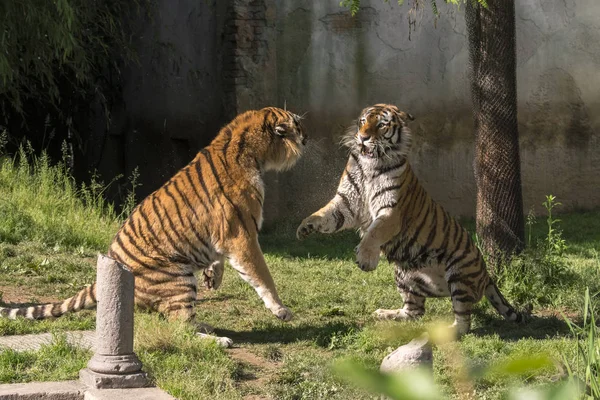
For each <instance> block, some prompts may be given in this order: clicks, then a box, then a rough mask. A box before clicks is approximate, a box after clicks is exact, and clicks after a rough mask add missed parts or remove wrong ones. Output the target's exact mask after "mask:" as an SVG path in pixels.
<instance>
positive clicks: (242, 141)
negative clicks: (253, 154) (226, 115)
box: [235, 130, 248, 164]
mask: <svg viewBox="0 0 600 400" xmlns="http://www.w3.org/2000/svg"><path fill="white" fill-rule="evenodd" d="M246 135H248V131H247V130H243V131H242V133H241V134H240V138H239V140H238V148H237V154H236V155H235V162H236V163H238V164H239V163H240V157H242V152H243V151H244V146H246Z"/></svg>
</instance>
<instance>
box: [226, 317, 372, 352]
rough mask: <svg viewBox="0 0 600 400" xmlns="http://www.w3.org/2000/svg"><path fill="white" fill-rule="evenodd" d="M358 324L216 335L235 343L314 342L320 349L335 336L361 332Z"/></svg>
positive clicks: (281, 327)
mask: <svg viewBox="0 0 600 400" xmlns="http://www.w3.org/2000/svg"><path fill="white" fill-rule="evenodd" d="M360 329H361V326H360V325H359V324H358V323H349V322H341V321H340V322H330V323H327V324H325V325H319V326H315V325H308V324H302V325H296V326H291V325H281V326H271V327H268V328H265V329H253V330H251V331H233V330H228V329H215V334H217V335H219V336H226V337H228V338H230V339H232V340H233V341H234V343H236V344H239V343H252V344H266V343H283V344H288V343H294V342H298V341H304V340H308V341H312V342H314V343H315V344H316V345H317V346H319V347H328V346H329V345H330V343H331V337H332V336H333V335H338V336H339V335H345V334H348V333H351V332H353V331H356V330H360Z"/></svg>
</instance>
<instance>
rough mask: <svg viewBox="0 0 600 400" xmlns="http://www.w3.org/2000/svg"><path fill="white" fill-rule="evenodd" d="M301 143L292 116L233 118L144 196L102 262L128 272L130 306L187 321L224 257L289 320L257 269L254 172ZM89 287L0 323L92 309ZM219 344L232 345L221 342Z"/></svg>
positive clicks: (287, 157)
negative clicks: (200, 282) (201, 285)
mask: <svg viewBox="0 0 600 400" xmlns="http://www.w3.org/2000/svg"><path fill="white" fill-rule="evenodd" d="M306 140H307V136H306V134H305V133H304V129H303V127H302V125H301V123H300V117H298V116H297V115H295V114H293V113H291V112H289V111H285V110H282V109H279V108H272V107H269V108H264V109H262V110H259V111H248V112H245V113H243V114H241V115H238V116H237V117H236V118H235V119H234V120H233V121H232V122H231V123H230V124H228V125H227V126H225V127H224V128H223V129H221V131H220V132H219V134H218V135H217V137H216V138H215V139H214V140H213V141H212V143H211V144H210V145H209V146H208V147H206V148H204V149H203V150H201V151H200V152H199V153H198V154H197V156H196V157H195V158H194V159H193V160H192V161H191V162H190V163H189V164H188V165H187V166H185V167H184V168H183V169H181V170H180V171H179V172H177V174H175V176H173V177H172V178H171V179H170V180H169V181H168V182H167V183H165V184H164V185H163V186H162V187H161V188H159V189H158V190H156V191H155V192H154V193H152V194H150V195H149V196H148V197H146V199H144V200H143V201H142V202H141V203H140V204H139V205H138V206H137V207H136V208H135V209H134V210H133V212H132V213H131V215H130V216H129V218H127V220H126V221H125V222H124V223H123V225H122V227H121V229H120V230H119V232H118V233H117V234H116V236H115V238H114V239H113V241H112V243H111V245H110V248H109V251H108V256H109V257H111V258H113V259H115V260H117V261H119V262H120V263H122V264H125V265H127V266H129V267H130V268H131V269H132V271H133V274H134V275H135V301H136V304H137V305H138V306H141V307H142V308H148V309H153V310H156V311H159V312H161V313H163V314H165V315H168V316H170V317H179V318H183V319H184V320H188V321H191V320H193V318H194V316H195V310H194V302H195V300H196V290H197V280H196V277H195V275H194V273H195V272H198V271H203V273H204V280H205V283H206V285H207V286H208V287H209V288H217V287H218V286H219V284H220V282H221V278H222V276H223V263H224V259H225V258H228V259H229V261H230V263H231V265H232V266H233V268H234V269H236V270H237V272H238V273H239V274H240V276H241V277H242V278H243V279H244V280H245V281H246V282H248V283H249V284H250V285H252V287H254V289H255V290H256V292H257V293H258V295H259V296H260V298H261V299H262V300H263V301H264V303H265V306H266V307H267V308H268V309H269V310H270V311H271V312H272V313H273V314H275V316H277V318H279V319H282V320H284V321H289V320H290V319H291V318H292V313H291V312H290V310H289V309H288V308H287V307H285V306H284V305H283V303H282V302H281V300H280V299H279V296H278V294H277V290H276V289H275V284H274V282H273V279H272V278H271V274H270V273H269V269H268V268H267V265H266V263H265V260H264V257H263V254H262V251H261V248H260V245H259V243H258V231H259V229H260V227H261V224H262V220H263V217H262V211H263V208H262V207H263V199H264V185H263V180H262V172H263V171H265V170H278V171H281V170H285V169H288V168H291V167H292V166H293V165H294V164H295V163H296V161H297V160H298V158H299V157H300V156H301V154H302V151H303V149H304V146H305V144H306ZM95 305H96V285H95V284H92V285H91V286H89V287H87V288H84V289H82V290H81V291H80V292H79V293H78V294H77V295H75V296H73V297H71V298H69V299H67V300H65V301H62V302H60V303H55V304H44V305H35V306H30V307H22V308H12V309H11V308H3V307H0V316H3V317H8V318H15V317H17V316H23V317H25V318H28V319H42V318H48V317H58V316H60V315H62V314H64V313H66V312H70V311H78V310H81V309H84V308H93V307H95ZM219 342H220V343H221V344H223V345H230V344H231V340H230V339H228V338H220V340H219Z"/></svg>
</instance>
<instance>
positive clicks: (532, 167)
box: [236, 0, 600, 219]
mask: <svg viewBox="0 0 600 400" xmlns="http://www.w3.org/2000/svg"><path fill="white" fill-rule="evenodd" d="M236 3H240V4H242V3H243V4H248V2H247V1H246V2H244V1H236ZM251 3H253V4H257V3H260V4H263V5H264V7H265V10H266V13H265V19H266V22H265V26H266V29H264V30H262V31H261V32H260V34H259V35H255V37H253V40H256V41H257V42H258V43H259V46H262V48H263V49H264V51H263V57H262V58H254V60H253V59H252V58H251V57H250V58H249V57H241V58H242V59H243V69H244V70H245V71H247V73H248V79H247V81H245V82H244V83H243V85H240V87H238V90H237V93H238V98H237V103H236V105H237V107H238V110H239V111H243V110H245V109H248V108H259V107H262V106H265V105H271V104H273V105H278V106H283V105H284V104H287V107H288V108H289V109H291V110H293V111H295V112H298V113H304V112H308V114H307V117H306V125H307V127H309V129H310V134H311V135H312V140H311V142H312V143H311V146H310V148H309V152H308V154H307V156H306V157H305V158H304V159H303V160H302V161H301V162H300V163H299V165H298V166H297V167H296V168H295V169H293V170H292V171H290V172H287V173H284V174H280V175H278V176H275V175H270V176H269V178H268V187H267V192H268V195H267V202H266V205H265V207H266V212H267V216H268V217H270V218H271V219H276V218H278V217H284V216H285V217H288V218H290V217H291V218H300V217H301V216H304V215H306V214H307V213H308V212H311V211H313V210H315V209H316V208H318V207H320V206H322V205H323V204H325V202H326V201H327V200H328V199H329V198H330V197H331V196H332V195H333V193H334V191H335V187H336V185H337V181H338V179H339V175H340V174H341V171H342V169H343V165H344V162H345V153H344V151H343V150H341V149H340V148H339V146H338V142H339V136H340V135H341V133H342V132H343V130H344V127H345V126H346V125H348V123H349V122H350V121H351V120H352V119H353V118H356V116H357V114H358V113H359V112H360V110H361V109H362V108H363V107H365V106H367V105H369V104H372V103H376V102H391V103H394V104H397V105H398V106H399V107H400V108H401V109H404V110H406V111H408V112H410V113H412V114H413V115H415V116H416V118H417V120H416V121H415V122H414V123H413V125H412V127H413V133H414V137H415V145H414V149H413V154H412V156H411V162H412V164H413V165H414V167H415V169H416V171H417V173H418V175H419V176H420V178H421V180H422V181H423V183H424V185H425V186H426V187H427V189H428V190H429V191H430V193H431V194H432V195H433V197H434V198H435V199H437V200H438V201H440V202H441V203H442V204H443V205H444V206H445V207H446V208H447V209H448V210H449V211H450V212H452V213H454V214H459V215H473V213H474V210H475V186H474V178H473V170H472V161H473V153H474V148H473V146H474V145H473V129H472V125H473V123H472V117H471V113H470V86H469V81H468V48H467V42H466V40H467V38H466V29H465V22H464V10H463V9H459V10H457V9H455V8H453V7H451V6H443V5H440V12H441V16H440V18H439V19H438V21H437V23H436V24H434V22H433V21H432V16H431V12H430V9H429V8H427V7H426V8H425V9H424V11H423V12H422V13H421V14H419V13H417V24H416V27H415V28H414V29H413V31H412V32H410V33H409V24H408V19H407V13H408V11H409V7H408V6H407V5H404V6H402V7H399V6H398V5H397V4H396V3H395V2H393V1H391V2H389V3H386V2H384V1H382V0H363V2H362V9H361V11H360V13H359V15H358V16H357V17H355V18H352V17H350V15H349V12H348V11H347V10H346V9H342V8H340V7H339V2H338V1H333V0H332V1H310V0H280V1H277V2H276V1H275V0H263V1H253V2H251ZM516 11H517V47H518V59H517V60H518V61H517V62H518V65H517V73H518V96H519V127H520V137H521V159H522V177H523V193H524V203H525V210H526V211H527V210H529V208H531V207H533V206H535V209H536V210H537V211H538V212H539V211H541V203H542V201H543V200H544V195H546V194H550V193H552V194H554V195H556V196H558V198H559V200H561V201H562V203H563V204H564V207H563V210H565V211H566V210H573V209H580V208H594V207H599V206H600V136H599V134H598V133H599V132H600V112H599V111H600V104H599V100H600V98H599V95H598V93H600V74H599V73H598V72H599V71H600V22H598V21H600V3H599V2H597V1H596V0H567V1H564V0H523V1H519V2H517V10H516Z"/></svg>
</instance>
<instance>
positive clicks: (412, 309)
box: [373, 290, 425, 321]
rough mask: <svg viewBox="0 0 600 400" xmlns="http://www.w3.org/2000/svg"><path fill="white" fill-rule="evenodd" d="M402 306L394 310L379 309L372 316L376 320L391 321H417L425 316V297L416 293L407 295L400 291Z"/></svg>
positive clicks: (407, 293)
mask: <svg viewBox="0 0 600 400" xmlns="http://www.w3.org/2000/svg"><path fill="white" fill-rule="evenodd" d="M400 295H401V296H402V300H404V306H403V307H402V308H399V309H396V310H386V309H383V308H380V309H378V310H375V312H374V313H373V315H374V316H375V317H376V318H378V319H382V320H383V319H393V320H395V321H401V320H406V319H418V318H420V317H422V316H423V314H425V297H423V296H418V295H417V294H416V293H409V292H406V291H402V290H400Z"/></svg>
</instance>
